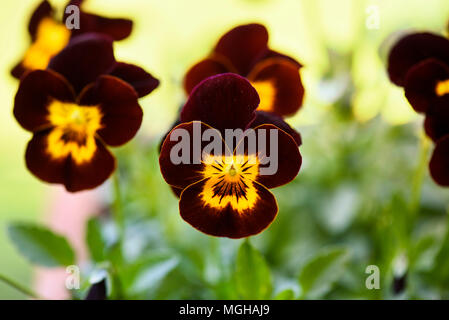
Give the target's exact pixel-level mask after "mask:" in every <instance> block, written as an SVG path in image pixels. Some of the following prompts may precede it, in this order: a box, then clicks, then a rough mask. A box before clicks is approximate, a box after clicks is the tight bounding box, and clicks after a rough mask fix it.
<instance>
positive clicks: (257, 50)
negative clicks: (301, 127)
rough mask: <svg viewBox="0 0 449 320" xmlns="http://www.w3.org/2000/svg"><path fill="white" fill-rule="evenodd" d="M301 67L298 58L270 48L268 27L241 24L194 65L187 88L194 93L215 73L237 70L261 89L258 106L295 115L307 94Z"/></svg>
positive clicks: (185, 83)
mask: <svg viewBox="0 0 449 320" xmlns="http://www.w3.org/2000/svg"><path fill="white" fill-rule="evenodd" d="M301 67H302V65H301V64H300V63H299V62H297V61H296V60H295V59H293V58H291V57H288V56H286V55H283V54H280V53H278V52H276V51H273V50H271V49H269V47H268V31H267V29H266V28H265V27H264V26H263V25H260V24H247V25H241V26H238V27H236V28H234V29H232V30H230V31H229V32H227V33H226V34H225V35H223V36H222V37H221V38H220V40H219V41H218V43H217V45H216V46H215V48H214V50H213V51H212V53H211V54H210V55H209V57H207V58H206V59H204V60H202V61H200V62H198V63H197V64H195V65H194V66H193V67H192V68H190V70H189V71H188V72H187V74H186V76H185V78H184V88H185V91H186V93H187V94H190V93H191V91H192V90H193V89H194V88H195V86H196V85H198V84H199V83H200V82H201V81H202V80H204V79H206V78H208V77H210V76H212V75H216V74H222V73H227V72H232V73H237V74H239V75H241V76H243V77H246V78H247V79H248V80H249V81H250V82H251V84H252V85H253V87H254V88H255V89H256V90H257V92H258V94H259V96H260V100H261V102H260V105H259V107H258V110H261V111H268V112H272V113H276V114H278V115H279V116H282V117H285V116H291V115H293V114H295V113H296V112H297V111H298V110H299V108H300V107H301V106H302V102H303V98H304V88H303V85H302V82H301V76H300V74H299V69H300V68H301Z"/></svg>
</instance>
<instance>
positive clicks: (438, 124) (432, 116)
mask: <svg viewBox="0 0 449 320" xmlns="http://www.w3.org/2000/svg"><path fill="white" fill-rule="evenodd" d="M448 106H449V96H448V95H446V96H444V97H441V98H440V99H438V101H436V102H435V103H434V104H433V108H432V110H431V112H429V113H427V114H426V119H425V121H424V129H425V131H426V134H427V135H428V136H429V137H430V138H431V139H432V140H433V141H437V140H439V139H440V138H441V137H443V136H445V135H447V134H449V108H448Z"/></svg>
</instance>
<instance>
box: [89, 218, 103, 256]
mask: <svg viewBox="0 0 449 320" xmlns="http://www.w3.org/2000/svg"><path fill="white" fill-rule="evenodd" d="M86 244H87V247H88V249H89V252H90V254H91V258H92V260H93V261H95V262H101V261H103V260H104V259H105V246H106V245H105V243H104V239H103V235H102V233H101V224H100V222H99V221H98V219H97V218H95V217H94V218H90V219H89V220H88V222H87V231H86Z"/></svg>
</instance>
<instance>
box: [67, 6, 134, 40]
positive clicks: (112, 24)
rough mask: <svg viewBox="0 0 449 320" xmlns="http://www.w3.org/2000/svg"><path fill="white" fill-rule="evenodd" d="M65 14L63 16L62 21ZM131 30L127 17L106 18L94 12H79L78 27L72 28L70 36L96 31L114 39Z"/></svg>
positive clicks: (122, 36)
mask: <svg viewBox="0 0 449 320" xmlns="http://www.w3.org/2000/svg"><path fill="white" fill-rule="evenodd" d="M66 18H67V15H65V17H64V21H65V19H66ZM132 30H133V22H132V21H131V20H129V19H122V18H106V17H101V16H98V15H95V14H91V13H87V12H84V11H81V12H80V28H79V29H73V30H72V37H74V36H78V35H80V34H84V33H88V32H97V33H102V34H105V35H108V36H110V37H111V38H112V39H114V40H115V41H119V40H123V39H125V38H127V37H128V36H129V35H130V34H131V32H132Z"/></svg>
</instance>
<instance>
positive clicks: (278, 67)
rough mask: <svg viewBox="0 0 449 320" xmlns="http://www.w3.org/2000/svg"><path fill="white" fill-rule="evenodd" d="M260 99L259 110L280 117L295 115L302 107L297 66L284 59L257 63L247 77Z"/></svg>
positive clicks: (300, 83)
mask: <svg viewBox="0 0 449 320" xmlns="http://www.w3.org/2000/svg"><path fill="white" fill-rule="evenodd" d="M248 80H249V81H250V82H251V84H252V85H253V86H254V87H255V88H256V90H257V92H258V93H259V97H260V105H259V107H258V109H259V110H262V111H270V112H274V113H276V114H278V115H280V116H291V115H293V114H295V113H296V112H297V111H298V110H299V108H300V107H301V105H302V102H303V98H304V87H303V85H302V81H301V76H300V74H299V69H298V67H297V65H295V64H294V63H293V62H291V61H290V60H288V59H285V58H269V59H265V60H262V61H260V62H259V63H257V64H256V65H255V66H254V68H253V69H252V70H251V72H250V73H249V75H248Z"/></svg>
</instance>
